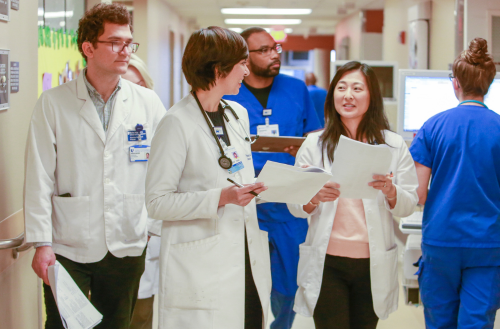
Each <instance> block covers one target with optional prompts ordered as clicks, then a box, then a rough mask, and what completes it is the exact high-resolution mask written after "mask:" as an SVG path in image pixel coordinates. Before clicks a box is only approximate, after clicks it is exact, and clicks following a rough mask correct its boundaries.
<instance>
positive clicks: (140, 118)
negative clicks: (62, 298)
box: [24, 3, 165, 329]
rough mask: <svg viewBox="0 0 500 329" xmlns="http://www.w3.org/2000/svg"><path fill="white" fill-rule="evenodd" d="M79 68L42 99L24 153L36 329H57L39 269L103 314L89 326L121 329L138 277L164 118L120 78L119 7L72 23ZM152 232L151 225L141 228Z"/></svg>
mask: <svg viewBox="0 0 500 329" xmlns="http://www.w3.org/2000/svg"><path fill="white" fill-rule="evenodd" d="M78 47H79V50H80V52H81V53H82V55H83V56H84V57H85V59H86V61H87V68H86V69H85V70H84V71H83V72H82V73H81V74H80V76H78V79H77V80H73V81H71V82H68V83H66V84H64V85H61V86H59V87H56V88H53V89H50V90H48V91H46V92H44V93H43V94H42V95H41V96H40V99H39V100H38V102H37V104H36V106H35V110H34V112H33V117H32V120H31V124H30V130H29V135H28V141H27V146H26V158H25V162H26V166H25V167H26V174H25V189H24V193H25V204H24V211H25V227H26V229H25V230H26V232H25V233H26V241H27V242H33V243H34V245H35V247H36V253H35V256H34V258H33V265H32V266H33V269H34V271H35V272H36V274H37V275H38V276H39V277H40V278H42V279H43V281H44V291H45V303H46V309H47V322H46V326H45V328H47V329H52V328H63V326H62V323H61V318H60V317H59V313H58V309H57V305H56V303H55V300H54V298H53V296H52V292H51V289H50V287H49V280H48V277H47V268H48V266H50V265H53V264H54V263H55V261H56V260H57V261H59V262H60V263H61V264H62V265H63V266H64V267H65V268H66V270H67V271H68V272H69V273H70V275H71V276H72V278H73V280H75V282H76V283H77V284H78V286H79V287H80V289H81V290H82V291H83V292H84V294H85V295H89V294H90V296H91V302H92V304H93V305H94V306H95V307H96V308H97V310H98V311H99V312H101V313H102V314H103V321H102V322H101V324H99V325H98V326H97V328H106V329H110V328H128V327H129V324H130V318H131V316H132V312H133V309H134V305H135V300H136V297H137V291H138V287H139V280H140V277H141V275H142V273H143V271H144V255H145V253H144V248H145V246H146V243H147V232H148V230H149V231H150V232H151V233H159V227H158V229H154V228H153V225H148V224H149V223H148V217H147V214H146V210H145V207H144V185H145V176H146V169H147V164H148V159H149V157H148V155H149V145H150V140H151V138H152V137H153V134H154V131H155V129H156V126H157V124H158V122H159V121H160V119H161V118H162V116H163V115H164V114H165V108H164V107H163V105H162V104H161V102H160V99H159V98H158V96H157V95H156V94H155V93H154V92H153V91H151V90H149V89H146V88H143V87H140V86H137V85H135V84H133V83H131V82H129V81H126V80H122V79H121V78H120V75H122V74H124V73H125V72H126V71H127V66H128V61H129V59H130V54H131V53H133V52H135V51H136V50H137V48H138V44H136V43H133V40H132V31H131V26H130V16H129V14H128V12H127V10H126V8H125V7H124V6H120V5H116V4H114V5H113V4H112V5H109V4H103V3H101V4H98V5H96V6H95V7H93V8H92V9H91V10H89V11H88V12H86V13H85V15H84V16H83V18H82V19H81V20H80V22H79V28H78ZM151 224H152V222H151Z"/></svg>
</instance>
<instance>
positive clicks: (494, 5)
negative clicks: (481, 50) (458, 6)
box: [464, 0, 500, 49]
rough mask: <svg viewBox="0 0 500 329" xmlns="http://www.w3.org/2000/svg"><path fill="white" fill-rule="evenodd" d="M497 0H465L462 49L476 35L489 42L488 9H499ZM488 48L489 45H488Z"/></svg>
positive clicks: (499, 4) (466, 46)
mask: <svg viewBox="0 0 500 329" xmlns="http://www.w3.org/2000/svg"><path fill="white" fill-rule="evenodd" d="M499 10H500V1H499V0H465V8H464V16H465V17H464V25H465V28H464V49H468V47H469V43H470V42H471V40H472V39H474V38H476V37H481V38H484V39H486V40H487V41H488V44H490V43H491V40H490V32H489V31H488V20H489V15H488V11H499ZM488 48H490V47H488Z"/></svg>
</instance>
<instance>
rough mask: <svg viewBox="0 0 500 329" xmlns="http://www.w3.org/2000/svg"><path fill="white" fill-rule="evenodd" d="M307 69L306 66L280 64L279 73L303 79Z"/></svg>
mask: <svg viewBox="0 0 500 329" xmlns="http://www.w3.org/2000/svg"><path fill="white" fill-rule="evenodd" d="M307 69H308V68H306V67H294V66H282V67H281V68H280V73H281V74H285V75H289V76H291V77H295V78H297V79H300V80H302V81H305V80H306V70H307Z"/></svg>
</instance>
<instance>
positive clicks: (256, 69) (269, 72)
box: [250, 59, 281, 78]
mask: <svg viewBox="0 0 500 329" xmlns="http://www.w3.org/2000/svg"><path fill="white" fill-rule="evenodd" d="M276 63H278V64H280V66H278V67H277V68H271V66H272V65H274V64H276ZM280 67H281V61H280V60H279V59H277V60H275V61H273V62H272V63H270V64H269V65H268V66H267V67H260V66H257V65H255V64H254V63H253V62H251V61H250V71H251V72H252V73H253V74H255V75H256V76H258V77H263V78H273V77H275V76H277V75H278V74H279V73H280Z"/></svg>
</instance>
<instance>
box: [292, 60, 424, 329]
mask: <svg viewBox="0 0 500 329" xmlns="http://www.w3.org/2000/svg"><path fill="white" fill-rule="evenodd" d="M325 118H326V128H325V130H324V131H320V132H316V133H312V134H309V135H308V137H307V139H306V141H305V142H304V143H303V144H302V147H301V148H300V150H299V152H298V154H297V160H296V162H295V165H296V166H310V165H312V166H317V167H321V168H324V169H325V170H326V171H330V170H331V165H332V163H333V161H335V158H334V152H335V148H336V147H337V145H338V142H339V139H340V136H341V135H343V136H345V137H348V138H351V139H355V140H357V141H360V142H363V143H369V144H387V145H388V146H389V147H390V148H391V151H392V154H393V157H392V162H391V165H390V168H389V173H387V174H386V175H374V176H373V179H374V181H372V182H370V183H369V185H370V186H372V187H373V188H374V189H377V190H379V191H380V192H379V193H378V196H377V198H376V199H374V200H370V199H346V198H342V194H341V193H340V191H339V190H338V189H339V188H340V186H339V185H338V184H337V183H334V182H328V183H327V184H326V185H325V186H324V187H323V188H322V189H321V190H320V191H319V192H318V194H316V196H314V197H313V198H312V200H311V201H310V202H309V204H307V205H288V208H289V209H290V211H291V212H292V214H293V215H294V216H297V217H307V216H311V225H310V227H309V231H308V233H307V238H306V241H305V243H304V244H302V245H301V246H300V261H299V269H298V285H299V289H298V291H297V294H296V298H295V307H294V310H295V311H296V312H298V313H300V314H302V315H305V316H313V317H314V322H315V325H316V328H317V329H323V328H328V329H332V328H333V329H335V328H339V329H344V328H350V329H374V328H376V326H377V322H378V319H379V318H381V319H385V318H387V317H388V315H389V314H390V313H391V312H394V311H395V310H396V309H397V305H398V276H397V258H398V257H397V246H396V244H395V238H394V228H393V227H394V226H393V221H392V216H393V215H395V216H400V217H404V216H408V215H410V214H411V213H412V212H413V210H414V208H415V206H416V204H417V192H416V189H417V176H416V172H415V166H414V164H413V159H412V158H411V156H410V153H409V151H408V147H407V146H406V143H405V142H404V140H403V138H402V137H401V136H399V135H397V134H395V133H393V132H391V131H390V130H389V124H388V121H387V118H386V116H385V114H384V107H383V101H382V95H381V92H380V87H379V84H378V80H377V77H376V76H375V73H374V72H373V70H372V69H371V68H370V67H369V66H368V65H366V64H362V63H359V62H349V63H347V64H345V65H344V66H342V67H341V68H340V69H339V70H338V71H337V74H336V75H335V77H334V78H333V81H332V83H331V85H330V89H329V91H328V95H327V98H326V103H325Z"/></svg>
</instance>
